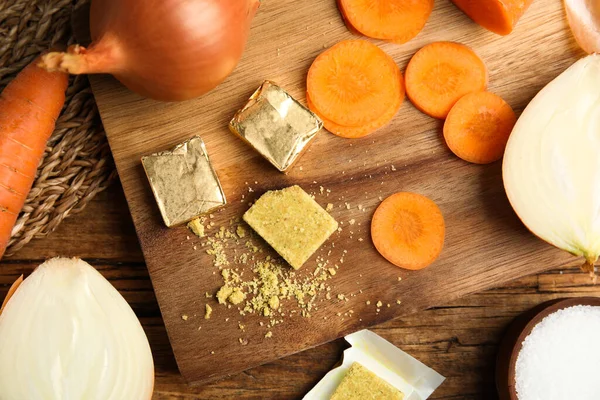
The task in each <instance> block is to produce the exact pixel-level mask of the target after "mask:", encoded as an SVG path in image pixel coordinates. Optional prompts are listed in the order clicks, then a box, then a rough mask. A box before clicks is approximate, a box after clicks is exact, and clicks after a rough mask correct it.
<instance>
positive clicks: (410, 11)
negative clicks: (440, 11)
mask: <svg viewBox="0 0 600 400" xmlns="http://www.w3.org/2000/svg"><path fill="white" fill-rule="evenodd" d="M338 8H339V9H340V12H341V14H342V17H343V18H344V21H346V25H347V26H348V28H349V29H350V30H351V31H352V30H356V31H358V32H360V33H362V34H363V35H365V36H368V37H372V38H375V39H384V40H390V41H393V42H395V43H405V42H407V41H409V40H410V39H412V38H414V37H415V36H417V34H418V33H419V32H420V31H421V30H422V29H423V27H424V26H425V23H426V22H427V19H428V18H429V15H430V14H431V11H432V10H433V0H338Z"/></svg>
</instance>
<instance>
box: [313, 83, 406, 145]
mask: <svg viewBox="0 0 600 400" xmlns="http://www.w3.org/2000/svg"><path fill="white" fill-rule="evenodd" d="M403 101H404V84H402V93H401V94H400V95H399V96H398V102H397V103H396V104H395V105H394V106H393V107H392V108H390V109H389V110H387V111H386V112H384V113H383V115H382V116H381V117H379V118H378V119H376V120H375V121H373V122H370V123H368V124H366V125H363V126H343V125H339V124H336V123H335V122H332V121H330V120H328V119H327V118H325V117H323V116H322V115H320V113H319V110H317V109H316V108H315V106H314V105H313V104H312V101H311V100H310V96H309V95H308V93H307V94H306V103H307V105H308V108H310V109H311V110H312V111H313V112H314V113H315V114H317V116H318V117H319V118H321V120H322V121H323V126H324V127H325V129H327V130H328V131H329V132H331V133H333V134H334V135H336V136H340V137H343V138H347V139H358V138H361V137H364V136H367V135H370V134H371V133H373V132H375V131H376V130H378V129H379V128H382V127H384V126H385V125H387V124H388V123H389V122H390V121H391V120H392V119H393V118H394V116H395V115H396V113H397V112H398V110H399V109H400V106H401V105H402V102H403Z"/></svg>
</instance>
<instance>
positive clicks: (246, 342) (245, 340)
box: [238, 338, 248, 346]
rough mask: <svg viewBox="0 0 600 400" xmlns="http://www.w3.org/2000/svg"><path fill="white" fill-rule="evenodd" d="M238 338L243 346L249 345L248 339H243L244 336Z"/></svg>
mask: <svg viewBox="0 0 600 400" xmlns="http://www.w3.org/2000/svg"><path fill="white" fill-rule="evenodd" d="M238 340H239V341H240V344H241V345H242V346H245V345H247V344H248V339H242V338H239V339H238Z"/></svg>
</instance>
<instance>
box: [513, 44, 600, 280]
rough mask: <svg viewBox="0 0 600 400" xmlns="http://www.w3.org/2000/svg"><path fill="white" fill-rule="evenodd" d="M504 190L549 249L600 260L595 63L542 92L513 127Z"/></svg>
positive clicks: (599, 100)
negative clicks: (552, 246) (552, 248)
mask: <svg viewBox="0 0 600 400" xmlns="http://www.w3.org/2000/svg"><path fill="white" fill-rule="evenodd" d="M502 167H503V178H504V187H505V189H506V194H507V195H508V199H509V200H510V203H511V204H512V206H513V208H514V209H515V211H516V213H517V215H518V216H519V218H521V220H522V221H523V223H524V224H525V225H526V226H527V227H528V228H529V229H530V230H531V231H532V232H533V233H534V234H536V235H537V236H539V237H540V238H542V239H544V240H545V241H547V242H549V243H551V244H553V245H554V246H556V247H558V248H561V249H563V250H566V251H568V252H569V253H572V254H574V255H576V256H582V257H584V258H585V264H584V269H585V270H586V271H588V272H590V273H593V271H594V263H595V262H596V260H597V259H598V255H600V55H589V56H587V57H585V58H583V59H581V60H579V61H577V62H576V63H575V64H573V65H572V66H571V67H570V68H568V69H567V70H566V71H565V72H563V73H562V74H561V75H559V76H558V77H557V78H556V79H554V80H553V81H552V82H550V83H549V84H548V85H547V86H546V87H545V88H544V89H542V90H541V91H540V92H539V93H538V94H537V95H536V96H535V98H534V99H533V100H532V101H531V103H529V105H528V106H527V108H525V111H523V114H522V115H521V117H520V118H519V120H518V121H517V124H516V125H515V128H514V130H513V132H512V134H511V136H510V138H509V140H508V144H507V146H506V152H505V154H504V161H503V166H502Z"/></svg>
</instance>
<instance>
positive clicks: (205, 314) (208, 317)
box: [204, 304, 213, 319]
mask: <svg viewBox="0 0 600 400" xmlns="http://www.w3.org/2000/svg"><path fill="white" fill-rule="evenodd" d="M212 311H213V310H212V307H211V306H209V305H208V304H207V305H206V312H205V313H204V319H210V316H211V314H212Z"/></svg>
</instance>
